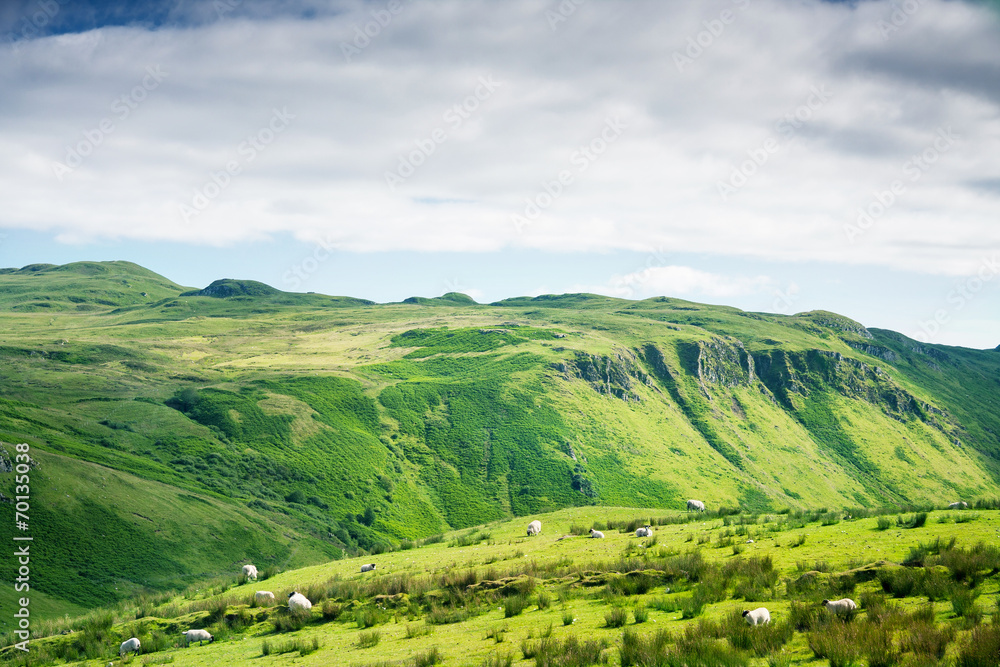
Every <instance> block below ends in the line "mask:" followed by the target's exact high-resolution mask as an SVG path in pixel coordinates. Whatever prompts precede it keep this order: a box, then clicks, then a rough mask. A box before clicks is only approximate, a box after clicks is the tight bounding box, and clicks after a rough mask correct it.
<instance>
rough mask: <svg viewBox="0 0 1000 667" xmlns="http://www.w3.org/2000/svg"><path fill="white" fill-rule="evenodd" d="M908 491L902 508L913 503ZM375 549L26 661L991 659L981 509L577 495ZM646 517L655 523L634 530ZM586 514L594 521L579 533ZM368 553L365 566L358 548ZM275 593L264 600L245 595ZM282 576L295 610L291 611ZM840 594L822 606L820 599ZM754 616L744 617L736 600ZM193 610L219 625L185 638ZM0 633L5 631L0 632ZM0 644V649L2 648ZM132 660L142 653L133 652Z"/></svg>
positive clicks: (118, 621)
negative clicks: (674, 502) (674, 508)
mask: <svg viewBox="0 0 1000 667" xmlns="http://www.w3.org/2000/svg"><path fill="white" fill-rule="evenodd" d="M917 509H918V510H919V508H917ZM534 516H537V518H539V519H540V520H541V522H542V533H541V534H540V535H538V536H535V537H525V534H524V527H525V524H526V520H525V519H517V520H513V521H511V520H507V521H498V522H494V523H491V524H488V525H485V526H480V527H475V528H473V529H469V530H462V531H452V532H449V533H447V534H444V535H439V536H436V537H435V538H433V539H430V540H427V541H426V543H425V544H422V545H419V546H416V547H415V548H408V549H405V550H401V551H397V552H393V553H388V554H383V555H381V556H377V557H374V558H373V557H372V556H365V557H358V558H351V559H343V560H338V561H333V562H329V563H324V564H322V565H316V566H312V567H306V568H301V569H297V570H288V571H285V572H280V573H277V574H274V575H272V576H270V577H269V578H268V579H267V580H266V581H261V582H256V583H254V582H249V583H242V582H238V581H236V580H235V577H234V576H231V577H229V578H228V579H227V580H225V581H216V582H214V585H212V586H203V587H202V588H201V590H194V589H190V590H188V591H187V592H186V593H184V594H183V595H179V596H169V595H166V596H158V597H153V598H150V597H142V598H136V599H129V600H126V601H124V602H123V603H121V604H119V605H116V606H114V607H111V608H107V609H103V610H98V611H94V612H92V613H90V614H88V615H85V616H81V617H78V618H68V619H61V620H59V621H55V622H50V623H43V624H40V625H39V626H38V631H39V635H40V636H39V637H38V638H36V639H35V640H34V641H33V642H32V644H31V647H32V651H33V652H34V653H33V656H34V658H35V660H36V663H35V664H62V663H63V661H64V660H65V661H66V663H67V664H74V665H80V666H82V665H93V664H95V661H96V663H97V664H104V662H105V661H107V660H114V661H115V664H118V661H117V649H118V645H119V643H120V642H121V641H122V640H123V639H125V638H128V637H131V636H136V637H139V638H140V640H141V641H142V644H143V656H142V662H143V664H167V663H169V664H174V665H178V666H183V667H204V666H206V665H218V664H225V665H237V664H254V665H290V664H295V665H331V664H337V665H359V666H360V665H372V666H375V665H381V666H385V665H399V666H404V665H405V666H407V667H410V666H419V665H432V664H444V665H456V666H476V667H479V666H481V665H483V666H490V665H519V666H524V667H527V666H528V665H539V664H541V665H594V664H609V665H622V666H627V665H675V664H676V665H680V664H689V665H700V664H705V665H736V666H753V667H763V666H764V665H776V664H778V665H786V666H788V665H816V666H825V665H846V664H859V665H866V666H871V665H896V664H899V665H937V664H960V665H963V666H969V665H984V666H985V665H995V664H996V662H995V660H996V655H997V652H998V651H1000V612H997V609H998V605H997V602H998V600H1000V587H998V575H997V571H998V567H1000V551H998V550H997V548H996V546H995V536H996V534H997V532H998V531H1000V513H998V511H996V510H981V511H973V510H962V511H948V510H944V511H940V510H939V511H929V512H922V511H914V512H907V513H904V514H895V513H888V514H881V513H865V512H862V513H857V512H856V513H854V514H850V515H844V514H843V513H841V512H834V511H829V510H826V509H818V510H815V511H811V512H796V511H792V512H784V513H779V514H724V515H721V516H720V514H719V513H716V512H709V513H706V514H696V515H691V514H687V515H685V513H683V512H663V511H657V510H639V509H627V508H613V507H601V508H597V507H587V508H573V509H565V510H560V511H558V512H555V513H552V514H545V515H533V518H534ZM644 523H651V524H652V525H653V527H654V534H653V536H652V537H644V538H636V536H635V532H634V529H635V527H636V526H641V525H643V524H644ZM590 527H597V528H599V529H601V530H603V531H604V534H605V535H606V537H605V539H601V540H595V539H589V538H588V537H587V536H586V535H587V531H588V529H589V528H590ZM373 560H374V561H375V562H376V565H377V568H376V570H375V571H374V572H369V573H361V572H360V565H361V564H362V563H367V562H370V561H373ZM257 590H269V591H272V592H274V594H275V597H276V604H268V603H264V604H258V603H256V602H254V601H253V593H254V591H257ZM293 590H297V591H300V592H302V593H303V594H305V595H307V596H308V597H309V599H310V600H311V601H312V602H313V608H312V611H311V612H310V613H308V614H304V615H299V616H296V615H293V614H290V613H289V611H288V609H287V607H286V605H284V604H283V603H282V600H284V599H287V595H288V593H289V592H291V591H293ZM844 597H848V598H851V599H853V600H854V601H856V602H857V604H858V606H859V609H858V610H857V611H856V612H854V613H852V614H849V615H846V616H844V617H837V616H836V615H833V614H830V613H829V612H827V611H826V610H824V609H823V608H822V607H821V605H820V604H819V603H820V601H821V600H823V599H824V598H827V599H840V598H844ZM758 607H765V608H767V609H768V610H769V612H770V616H771V619H772V620H771V623H770V624H769V625H767V626H765V627H759V628H749V627H748V626H747V625H746V624H745V623H744V622H743V619H742V618H741V616H740V613H741V611H742V610H744V609H755V608H758ZM193 627H194V628H207V629H208V630H209V631H210V632H211V633H212V634H213V636H214V637H215V639H216V641H215V642H214V643H212V644H206V645H204V646H192V647H190V648H185V647H183V642H182V641H181V640H180V633H181V632H182V631H183V630H186V629H188V628H193ZM7 643H8V642H5V644H7ZM14 656H15V653H14V651H13V650H12V649H10V648H6V649H4V650H3V651H0V661H5V660H16V659H17V658H16V657H14ZM132 662H133V664H138V663H139V660H138V659H134V660H132Z"/></svg>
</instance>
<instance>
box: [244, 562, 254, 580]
mask: <svg viewBox="0 0 1000 667" xmlns="http://www.w3.org/2000/svg"><path fill="white" fill-rule="evenodd" d="M243 576H244V577H246V578H247V580H248V581H257V568H256V567H255V566H253V565H250V564H249V563H247V564H246V565H244V566H243Z"/></svg>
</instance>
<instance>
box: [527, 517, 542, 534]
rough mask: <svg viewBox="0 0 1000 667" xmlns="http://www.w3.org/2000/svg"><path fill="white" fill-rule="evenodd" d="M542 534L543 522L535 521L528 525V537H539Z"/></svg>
mask: <svg viewBox="0 0 1000 667" xmlns="http://www.w3.org/2000/svg"><path fill="white" fill-rule="evenodd" d="M541 532H542V522H541V521H539V520H538V519H535V520H534V521H532V522H531V523H529V524H528V537H531V536H532V535H538V534H539V533H541Z"/></svg>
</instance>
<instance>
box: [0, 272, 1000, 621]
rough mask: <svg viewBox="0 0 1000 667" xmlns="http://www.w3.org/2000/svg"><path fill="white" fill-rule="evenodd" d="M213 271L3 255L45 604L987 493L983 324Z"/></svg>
mask: <svg viewBox="0 0 1000 667" xmlns="http://www.w3.org/2000/svg"><path fill="white" fill-rule="evenodd" d="M206 290H207V291H206ZM206 290H192V289H190V288H184V287H181V286H179V285H176V284H175V283H172V282H171V281H169V280H167V279H166V278H163V277H161V276H158V275H157V274H155V273H152V272H149V271H147V270H146V269H143V268H142V267H138V266H136V265H133V264H128V263H125V262H112V263H100V262H82V263H77V264H71V265H66V266H64V267H57V266H51V265H42V266H39V265H35V268H33V267H24V268H23V269H18V270H11V271H7V272H3V273H0V294H3V295H5V296H4V297H3V298H2V299H0V318H2V325H3V326H2V327H0V331H2V333H0V362H2V363H0V382H2V383H3V386H4V387H5V392H4V393H3V394H2V396H0V440H2V441H3V442H4V443H15V442H28V443H30V444H31V446H32V448H33V451H36V452H37V453H38V455H37V456H36V457H35V460H36V462H37V468H36V469H35V471H34V472H33V477H35V478H36V479H37V480H38V482H37V483H36V484H35V485H34V486H33V494H36V495H35V496H34V497H33V507H34V506H35V505H36V504H37V506H38V507H39V508H42V509H40V510H39V511H38V519H37V521H38V523H37V524H36V525H37V526H39V529H42V528H44V529H46V530H48V531H52V532H51V535H53V536H54V537H51V538H50V539H47V540H46V542H45V546H39V549H40V550H46V551H44V553H43V554H42V555H43V556H44V557H40V558H39V560H38V568H39V570H40V572H39V582H40V583H39V592H40V593H41V594H42V595H44V596H47V599H48V598H50V602H51V609H52V611H53V613H55V614H58V612H59V609H60V605H65V604H69V605H76V606H77V607H92V606H95V605H97V604H106V603H109V602H112V601H113V600H114V599H118V598H120V597H122V596H124V595H126V594H128V593H129V592H132V591H137V590H143V589H146V590H166V589H170V588H175V587H177V586H179V585H180V584H181V582H182V581H184V580H185V579H187V580H190V578H191V577H207V576H212V575H216V574H221V573H226V572H231V571H234V569H238V568H237V565H238V564H239V563H241V562H246V561H249V560H253V561H255V562H256V563H257V565H258V567H261V568H264V567H267V566H269V565H270V566H277V567H281V568H287V567H295V566H300V565H307V564H310V563H320V562H324V561H326V560H329V559H334V558H338V557H343V556H348V555H353V554H357V553H363V552H368V553H379V552H381V551H385V550H391V549H397V548H399V547H400V546H401V545H403V544H406V543H407V542H412V541H414V540H417V539H420V538H424V537H426V536H428V535H433V534H436V533H440V532H442V531H445V530H449V529H454V528H463V527H468V526H475V525H478V524H482V523H485V522H490V521H498V520H504V519H508V518H510V517H514V516H525V515H528V514H535V513H540V512H550V511H555V510H558V509H560V508H567V507H574V506H589V505H599V506H611V505H623V506H642V507H650V508H662V509H670V508H675V509H680V508H683V506H684V501H685V500H686V499H687V498H701V499H703V500H705V501H706V502H707V503H708V504H709V506H710V508H719V507H734V508H735V507H740V508H742V509H744V510H746V511H752V512H767V511H777V510H780V509H783V508H801V509H804V508H810V507H838V508H850V507H876V506H880V505H884V504H893V505H894V504H900V503H924V502H928V503H935V504H940V503H944V502H948V501H951V500H954V499H957V498H963V499H967V500H969V501H974V500H976V499H987V498H992V497H994V496H996V495H997V488H998V486H997V482H998V478H1000V435H998V434H1000V405H998V402H1000V354H998V352H997V351H994V350H969V349H964V348H954V347H946V346H937V345H926V344H922V343H918V342H916V341H913V340H911V339H908V338H906V337H905V336H902V335H900V334H898V333H895V332H891V331H884V330H879V329H868V328H866V327H865V326H864V325H863V324H862V323H858V322H855V321H853V320H850V319H848V318H846V317H843V316H840V315H837V314H834V313H828V312H824V311H815V312H810V313H800V314H798V315H794V316H783V315H774V314H767V313H751V312H745V311H741V310H739V309H735V308H728V307H720V306H707V305H703V304H697V303H693V302H688V301H683V300H679V299H673V298H667V297H660V298H654V299H647V300H644V301H629V300H624V299H615V298H609V297H602V296H597V295H587V294H575V295H549V296H541V297H534V298H528V297H524V298H517V299H507V300H504V301H501V302H498V303H495V304H478V303H475V302H474V301H473V300H472V299H470V298H468V297H466V296H465V295H459V294H449V295H445V296H443V297H438V298H435V299H427V298H421V297H414V298H413V299H408V300H407V301H406V302H403V303H398V304H382V305H379V304H374V303H372V302H370V301H366V300H362V299H354V298H351V297H335V296H326V295H319V294H295V293H287V292H282V291H280V290H276V289H274V288H272V287H270V286H267V285H263V284H261V283H255V282H253V281H245V280H234V279H226V280H222V281H216V282H215V283H213V284H212V285H211V286H209V288H206ZM143 294H145V296H143ZM46 297H48V298H46ZM46 303H48V304H49V305H47V306H46V305H42V304H46ZM3 479H4V487H3V488H2V492H3V493H4V494H5V496H7V497H11V496H12V495H13V494H12V491H11V487H12V480H11V478H10V476H9V475H4V477H3ZM98 479H102V480H106V481H102V482H101V483H100V484H98V482H97V480H98ZM112 488H118V489H120V490H119V491H115V492H114V493H112V492H111V489H112ZM0 506H2V507H3V508H4V512H8V513H12V511H13V510H12V505H10V504H8V503H0ZM198 507H204V508H205V511H204V512H202V514H203V515H204V516H203V518H202V519H200V521H203V522H204V523H203V526H204V528H203V529H200V530H204V531H205V532H204V533H199V536H198V537H195V536H191V537H190V538H189V539H184V538H183V537H182V535H183V532H184V528H183V522H182V521H179V520H178V519H177V517H178V516H183V515H184V513H186V512H190V511H193V510H191V508H198ZM8 525H9V523H8ZM102 526H113V527H114V531H113V534H114V535H116V536H119V537H115V540H116V542H115V543H116V544H124V543H125V542H126V540H125V537H124V536H129V537H128V540H127V541H129V542H132V543H134V544H135V545H137V546H136V547H135V548H129V549H126V548H124V547H122V548H119V549H115V550H107V549H104V548H102V540H101V538H99V537H97V536H102V537H104V538H106V539H110V538H108V537H107V536H108V535H109V533H108V531H107V530H105V531H103V532H102V531H101V530H100V528H101V527H102ZM241 526H243V527H244V528H240V527H241ZM250 526H261V527H262V531H261V536H259V537H258V538H254V539H250V537H249V536H248V535H243V533H241V532H240V531H241V530H243V531H244V533H245V532H246V531H247V530H251V529H250ZM267 534H270V535H271V536H272V537H271V538H264V537H263V535H267ZM241 535H242V536H241ZM76 545H85V548H84V547H81V548H76ZM138 545H141V547H140V546H138ZM209 545H210V546H209ZM71 560H72V561H73V562H74V563H75V567H72V568H66V567H65V565H66V564H67V563H68V562H70V561H71ZM57 582H58V583H57ZM115 587H117V589H116V588H115Z"/></svg>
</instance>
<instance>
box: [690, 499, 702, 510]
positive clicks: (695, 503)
mask: <svg viewBox="0 0 1000 667" xmlns="http://www.w3.org/2000/svg"><path fill="white" fill-rule="evenodd" d="M687 508H688V510H695V511H698V512H704V511H705V503H703V502H701V501H700V500H689V501H688V507H687Z"/></svg>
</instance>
